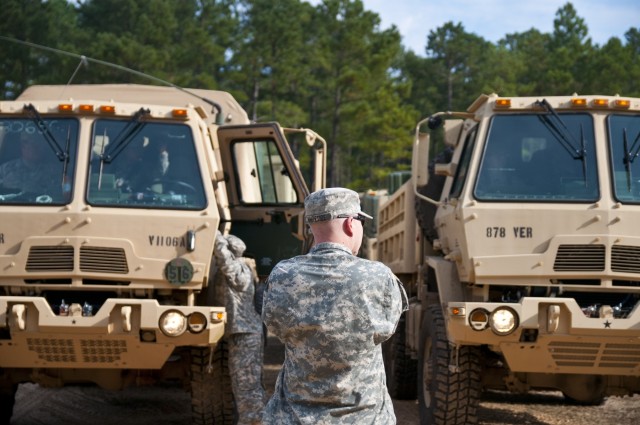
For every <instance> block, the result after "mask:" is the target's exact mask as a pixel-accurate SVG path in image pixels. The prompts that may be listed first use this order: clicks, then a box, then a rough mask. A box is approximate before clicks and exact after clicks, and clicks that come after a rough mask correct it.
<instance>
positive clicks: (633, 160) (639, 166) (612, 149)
mask: <svg viewBox="0 0 640 425" xmlns="http://www.w3.org/2000/svg"><path fill="white" fill-rule="evenodd" d="M618 119H619V120H620V121H621V122H620V123H617V122H615V121H617V120H618ZM632 120H633V121H635V122H633V124H634V125H632V126H629V125H627V124H625V123H626V122H627V121H632ZM606 128H607V139H608V140H607V148H608V153H609V166H610V170H611V176H610V178H611V195H612V196H613V198H614V199H615V200H616V201H618V202H620V203H622V204H631V205H634V204H640V159H638V156H640V152H639V150H640V115H638V114H628V113H612V114H610V115H608V116H607V118H606ZM625 129H626V130H627V135H626V137H627V141H626V145H627V147H626V150H627V154H628V156H625V142H624V137H625V136H624V130H625ZM616 142H617V143H616ZM619 152H620V154H618V153H619ZM626 159H628V161H629V168H628V169H627V168H626V164H625V160H626ZM634 170H635V171H634ZM629 183H631V192H632V193H631V195H630V196H626V195H624V196H623V195H622V194H621V192H622V191H628V189H627V188H628V187H629V186H628V185H629ZM633 192H635V194H634V193H633Z"/></svg>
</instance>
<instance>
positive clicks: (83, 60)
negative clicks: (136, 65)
mask: <svg viewBox="0 0 640 425" xmlns="http://www.w3.org/2000/svg"><path fill="white" fill-rule="evenodd" d="M0 40H4V41H9V42H11V43H17V44H22V45H25V46H29V47H33V48H36V49H41V50H47V51H49V52H53V53H57V54H59V55H66V56H70V57H72V58H77V59H80V63H79V64H78V67H77V68H76V70H75V71H74V73H73V75H72V76H71V78H70V79H69V82H68V83H67V85H69V84H70V83H71V81H72V80H73V78H74V77H75V75H76V74H77V72H78V70H79V69H80V67H81V66H82V65H84V66H88V64H89V62H93V63H97V64H99V65H104V66H108V67H110V68H115V69H117V70H120V71H124V72H129V73H131V74H133V75H137V76H138V77H142V78H147V79H149V80H151V81H155V82H157V83H161V84H163V85H165V86H169V87H173V88H174V89H177V90H180V91H181V92H184V93H187V94H189V95H191V96H193V97H196V98H198V99H200V100H202V101H203V102H206V103H208V104H209V105H211V106H213V107H214V109H215V110H217V112H216V124H217V125H222V124H224V116H223V115H222V106H220V104H219V103H217V102H214V101H213V100H211V99H207V98H205V97H202V96H198V95H197V94H195V93H192V92H190V91H189V90H187V89H183V88H182V87H180V86H176V85H175V84H173V83H170V82H168V81H165V80H163V79H160V78H157V77H154V76H153V75H149V74H145V73H144V72H140V71H136V70H135V69H131V68H127V67H126V66H122V65H118V64H115V63H111V62H106V61H103V60H100V59H94V58H91V57H89V56H85V55H79V54H77V53H71V52H67V51H65V50H60V49H55V48H53V47H48V46H43V45H41V44H36V43H31V42H29V41H23V40H18V39H16V38H12V37H6V36H4V35H0Z"/></svg>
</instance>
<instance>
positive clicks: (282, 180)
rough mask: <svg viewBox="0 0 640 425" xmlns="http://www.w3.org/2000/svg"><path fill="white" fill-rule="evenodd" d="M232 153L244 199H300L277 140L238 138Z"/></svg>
mask: <svg viewBox="0 0 640 425" xmlns="http://www.w3.org/2000/svg"><path fill="white" fill-rule="evenodd" d="M232 153H233V159H234V163H235V164H236V172H237V176H238V179H237V181H238V185H239V187H238V193H239V194H240V201H241V202H242V203H244V204H283V203H284V204H288V203H291V204H293V203H296V202H297V201H298V199H297V196H296V192H295V190H294V187H293V183H292V181H291V177H290V176H289V172H288V171H287V168H286V167H285V164H284V162H283V160H282V157H281V156H280V153H279V152H278V149H277V147H276V144H275V143H274V141H272V140H250V141H238V142H235V143H234V144H233V149H232Z"/></svg>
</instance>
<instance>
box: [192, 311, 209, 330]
mask: <svg viewBox="0 0 640 425" xmlns="http://www.w3.org/2000/svg"><path fill="white" fill-rule="evenodd" d="M187 323H188V326H189V332H192V333H194V334H197V333H200V332H202V331H203V330H205V329H206V328H207V317H206V316H205V315H204V314H202V313H199V312H195V313H191V314H190V315H189V318H188V319H187Z"/></svg>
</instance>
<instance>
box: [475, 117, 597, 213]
mask: <svg viewBox="0 0 640 425" xmlns="http://www.w3.org/2000/svg"><path fill="white" fill-rule="evenodd" d="M543 115H546V114H545V113H542V114H541V113H536V112H531V113H517V114H513V113H505V114H496V115H494V116H492V117H491V119H490V120H489V123H488V127H487V131H486V134H485V139H484V143H483V145H482V152H481V153H480V155H481V157H480V160H479V164H478V167H477V172H476V176H475V182H474V185H473V191H472V195H473V197H474V198H475V199H476V200H478V201H481V202H531V203H534V202H535V203H594V202H597V201H598V200H600V198H601V196H602V193H601V190H600V187H599V180H598V161H597V152H596V141H595V128H594V117H593V115H592V114H590V113H588V112H584V111H581V112H575V111H571V112H559V113H558V114H557V117H559V119H560V120H561V122H562V125H566V126H567V127H568V128H569V130H568V131H571V133H572V136H573V137H574V138H575V139H576V140H581V143H582V144H584V147H582V146H581V147H580V148H581V149H584V152H580V154H579V155H572V153H571V152H568V151H567V149H566V144H564V143H563V142H562V141H561V140H559V139H558V136H557V134H556V131H555V130H556V129H555V128H553V127H551V126H549V124H548V119H546V116H545V117H543ZM496 143H498V145H496ZM498 152H499V153H498ZM493 158H497V159H500V160H501V161H502V162H503V165H502V166H498V165H496V164H490V159H493ZM492 174H493V175H494V176H495V177H494V178H491V176H492ZM497 179H500V182H501V184H502V185H503V187H500V183H498V180H497Z"/></svg>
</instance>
